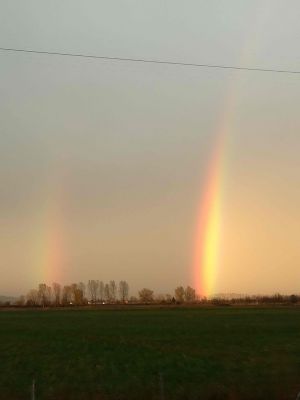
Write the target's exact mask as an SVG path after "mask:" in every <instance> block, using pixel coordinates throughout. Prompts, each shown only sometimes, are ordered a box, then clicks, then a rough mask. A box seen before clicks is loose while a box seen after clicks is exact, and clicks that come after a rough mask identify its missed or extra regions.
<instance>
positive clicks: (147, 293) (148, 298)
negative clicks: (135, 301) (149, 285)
mask: <svg viewBox="0 0 300 400" xmlns="http://www.w3.org/2000/svg"><path fill="white" fill-rule="evenodd" d="M139 297H140V301H141V302H142V303H152V302H153V290H150V289H146V288H144V289H142V290H140V291H139Z"/></svg>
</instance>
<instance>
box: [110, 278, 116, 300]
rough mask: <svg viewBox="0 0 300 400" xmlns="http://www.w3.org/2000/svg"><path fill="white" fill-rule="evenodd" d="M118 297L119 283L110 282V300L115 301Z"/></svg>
mask: <svg viewBox="0 0 300 400" xmlns="http://www.w3.org/2000/svg"><path fill="white" fill-rule="evenodd" d="M116 298H117V285H116V282H115V281H110V282H109V301H111V302H113V303H114V302H115V301H116Z"/></svg>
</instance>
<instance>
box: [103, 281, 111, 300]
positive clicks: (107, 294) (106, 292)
mask: <svg viewBox="0 0 300 400" xmlns="http://www.w3.org/2000/svg"><path fill="white" fill-rule="evenodd" d="M104 300H105V301H110V291H109V285H108V284H107V283H106V284H105V285H104Z"/></svg>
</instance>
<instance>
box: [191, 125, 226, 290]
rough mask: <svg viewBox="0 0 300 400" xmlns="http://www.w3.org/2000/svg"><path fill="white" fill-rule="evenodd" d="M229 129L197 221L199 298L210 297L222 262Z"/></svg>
mask: <svg viewBox="0 0 300 400" xmlns="http://www.w3.org/2000/svg"><path fill="white" fill-rule="evenodd" d="M227 132H228V130H227V129H226V128H225V129H221V131H220V132H219V133H218V135H217V140H216V145H215V148H214V151H213V155H212V158H211V163H210V168H209V171H208V174H207V178H206V184H205V190H204V196H203V197H202V200H201V204H200V210H199V216H198V218H197V228H196V243H195V256H194V268H193V270H194V286H195V289H196V292H197V293H198V294H199V295H200V296H205V297H207V296H210V295H212V293H213V290H214V284H215V278H216V275H217V272H218V266H219V262H220V237H221V225H222V221H221V195H222V178H223V177H222V170H223V163H224V155H225V147H226V146H225V144H226V139H227Z"/></svg>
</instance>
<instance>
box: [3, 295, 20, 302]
mask: <svg viewBox="0 0 300 400" xmlns="http://www.w3.org/2000/svg"><path fill="white" fill-rule="evenodd" d="M16 300H17V298H16V297H12V296H0V303H6V302H8V301H9V302H10V303H13V302H14V301H16Z"/></svg>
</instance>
